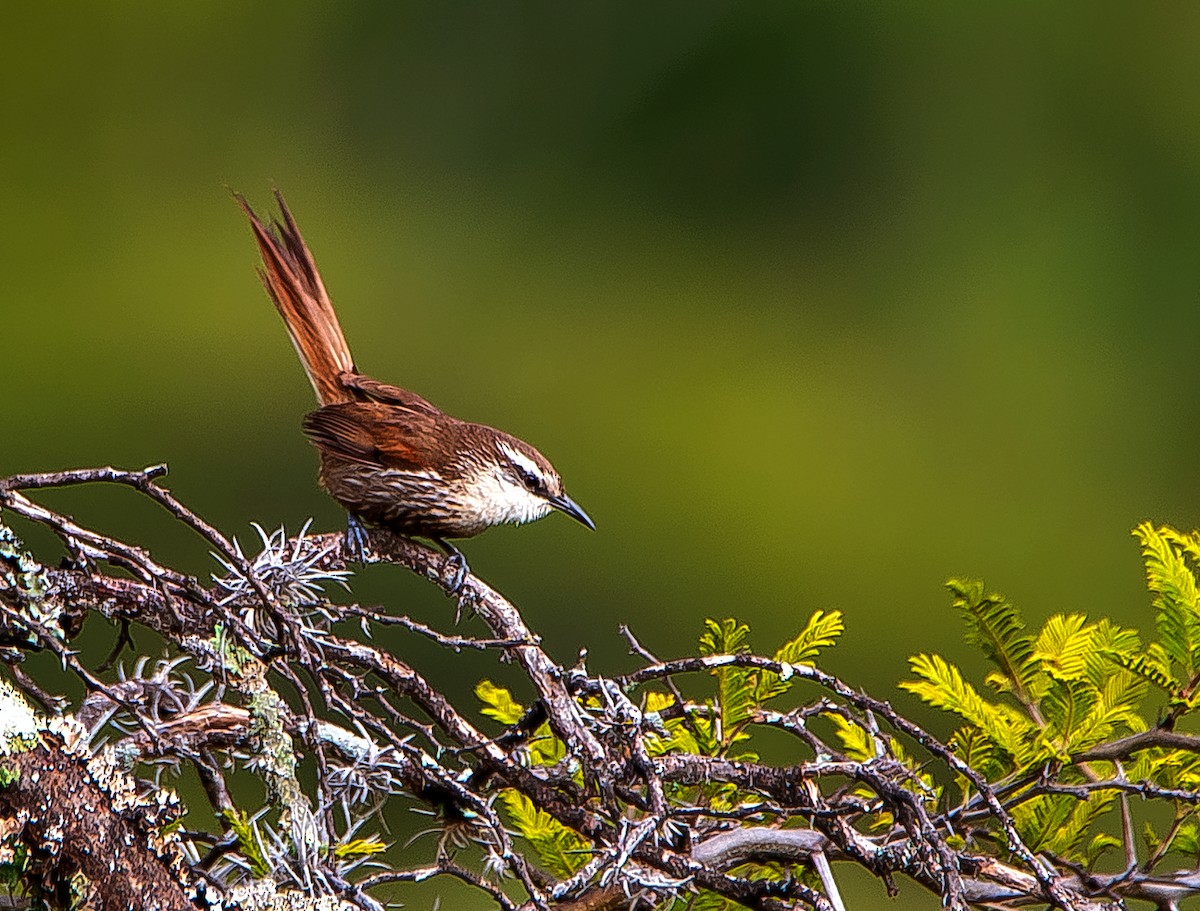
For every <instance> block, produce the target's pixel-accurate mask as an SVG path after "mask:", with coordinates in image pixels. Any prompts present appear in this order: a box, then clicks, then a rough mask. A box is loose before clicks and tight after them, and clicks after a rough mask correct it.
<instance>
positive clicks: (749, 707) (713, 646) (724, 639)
mask: <svg viewBox="0 0 1200 911" xmlns="http://www.w3.org/2000/svg"><path fill="white" fill-rule="evenodd" d="M704 625H705V632H704V634H703V635H702V636H701V637H700V654H701V655H737V654H742V653H745V652H749V651H750V645H749V643H748V642H747V638H748V636H749V633H750V627H748V626H746V624H744V623H739V622H738V621H737V620H735V619H733V618H732V617H727V618H726V619H724V620H722V621H720V622H717V621H716V620H712V619H707V620H705V621H704ZM712 674H713V676H714V677H716V678H717V698H716V704H715V706H714V708H715V709H716V712H717V716H716V717H717V721H718V729H717V730H715V731H714V732H713V734H714V737H715V739H716V741H717V742H718V744H719V747H718V749H719V750H720V751H721V752H725V751H727V750H728V749H729V747H731V746H733V745H734V744H735V743H738V742H740V741H743V740H746V739H747V738H748V736H749V735H747V734H746V733H744V732H743V731H742V730H741V726H742V724H743V723H744V722H745V721H746V720H747V719H749V717H750V715H751V713H752V712H753V711H754V709H756V708H757V707H758V704H759V703H758V699H757V690H758V671H756V670H754V669H753V668H744V667H732V666H729V665H724V666H722V667H718V668H715V669H714V670H713V671H712Z"/></svg>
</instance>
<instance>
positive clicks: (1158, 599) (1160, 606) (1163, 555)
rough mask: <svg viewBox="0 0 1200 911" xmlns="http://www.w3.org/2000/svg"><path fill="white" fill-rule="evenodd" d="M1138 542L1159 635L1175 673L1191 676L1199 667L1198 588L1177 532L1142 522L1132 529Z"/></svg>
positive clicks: (1199, 624)
mask: <svg viewBox="0 0 1200 911" xmlns="http://www.w3.org/2000/svg"><path fill="white" fill-rule="evenodd" d="M1133 534H1134V536H1135V537H1136V538H1137V539H1138V540H1139V541H1140V542H1141V544H1142V560H1143V562H1144V563H1145V565H1146V585H1147V587H1148V588H1149V589H1150V592H1151V594H1153V595H1154V607H1155V610H1156V617H1155V620H1156V623H1157V626H1158V634H1159V639H1160V641H1161V642H1162V645H1163V648H1164V649H1165V650H1166V652H1167V654H1168V655H1169V656H1170V658H1171V660H1172V661H1173V662H1174V663H1175V664H1176V665H1178V667H1179V669H1180V673H1179V676H1180V677H1182V678H1184V679H1189V680H1190V679H1191V678H1192V677H1193V676H1194V675H1195V673H1196V670H1197V668H1198V667H1200V590H1197V584H1196V576H1195V574H1194V573H1193V572H1192V570H1191V568H1190V567H1189V566H1188V564H1187V560H1186V559H1185V557H1184V555H1183V554H1182V553H1180V552H1179V550H1177V549H1176V547H1175V546H1174V544H1175V541H1176V540H1177V539H1178V532H1173V531H1172V530H1171V529H1166V528H1155V527H1154V526H1153V525H1151V524H1150V523H1149V522H1143V523H1142V524H1140V525H1139V526H1138V527H1137V528H1135V529H1134V530H1133Z"/></svg>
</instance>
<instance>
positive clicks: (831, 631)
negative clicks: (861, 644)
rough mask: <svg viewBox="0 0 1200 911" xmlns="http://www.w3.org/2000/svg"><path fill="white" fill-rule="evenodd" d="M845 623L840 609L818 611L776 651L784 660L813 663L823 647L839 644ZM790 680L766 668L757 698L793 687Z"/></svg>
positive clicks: (772, 696) (796, 663) (797, 663)
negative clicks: (793, 637)
mask: <svg viewBox="0 0 1200 911" xmlns="http://www.w3.org/2000/svg"><path fill="white" fill-rule="evenodd" d="M845 628H846V627H845V625H844V624H843V623H842V612H841V611H836V610H835V611H830V612H829V613H825V612H824V611H820V610H818V611H815V612H814V613H813V615H812V616H811V617H809V618H808V623H807V624H806V625H805V627H804V629H802V630H801V631H800V634H799V635H798V636H796V638H795V639H792V640H791V641H789V642H785V643H784V644H783V646H782V647H781V648H780V649H779V651H777V652H776V653H775V655H774V659H775V660H776V661H778V662H780V663H781V664H790V665H812V664H813V662H814V661H815V660H816V658H817V655H819V654H820V652H821V649H823V648H830V647H831V646H833V645H836V644H837V641H838V637H839V636H841V634H842V632H843V630H845ZM791 686H792V684H791V681H790V680H784V679H783V678H781V677H780V676H779V675H778V674H776V673H774V672H772V671H763V673H762V674H761V676H760V679H759V682H758V689H757V693H756V694H755V695H756V698H757V699H758V701H759V703H760V704H761V703H763V702H765V701H766V700H768V699H772V698H774V697H775V696H779V695H782V694H783V693H786V692H787V691H788V690H789V689H791Z"/></svg>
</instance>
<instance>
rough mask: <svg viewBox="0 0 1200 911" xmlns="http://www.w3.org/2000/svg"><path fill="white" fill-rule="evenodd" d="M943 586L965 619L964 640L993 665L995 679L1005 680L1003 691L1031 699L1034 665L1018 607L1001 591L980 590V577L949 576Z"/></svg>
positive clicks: (1024, 699)
mask: <svg viewBox="0 0 1200 911" xmlns="http://www.w3.org/2000/svg"><path fill="white" fill-rule="evenodd" d="M946 587H947V588H948V589H950V593H951V594H952V595H953V601H952V602H951V603H952V604H953V606H954V608H955V609H956V610H958V611H959V612H961V613H962V615H963V619H964V620H965V621H966V623H967V633H966V636H965V638H966V640H967V642H968V643H970V644H971V645H974V646H975V647H977V648H978V649H979V650H980V651H982V652H983V654H984V655H985V656H986V657H987V659H988V660H989V661H991V662H992V664H994V665H995V666H996V668H997V672H998V673H999V675H1000V677H999V680H1003V681H1007V686H1005V687H1003V689H1004V690H1005V691H1006V692H1011V693H1012V694H1013V695H1014V696H1016V698H1017V699H1019V700H1020V701H1021V702H1024V703H1027V704H1028V703H1031V702H1032V701H1033V700H1034V698H1035V681H1036V677H1037V672H1038V668H1037V662H1035V661H1034V660H1033V639H1032V638H1031V637H1030V636H1027V635H1025V634H1024V630H1025V621H1024V620H1023V619H1022V618H1021V613H1020V611H1018V610H1017V608H1016V606H1015V605H1014V604H1012V603H1011V602H1010V601H1009V600H1008V599H1007V598H1005V597H1004V596H1003V595H1001V594H997V593H995V592H993V593H991V594H984V586H983V582H981V581H977V580H970V579H950V580H949V581H948V582H947V583H946ZM989 679H990V675H989ZM999 680H998V681H997V682H999Z"/></svg>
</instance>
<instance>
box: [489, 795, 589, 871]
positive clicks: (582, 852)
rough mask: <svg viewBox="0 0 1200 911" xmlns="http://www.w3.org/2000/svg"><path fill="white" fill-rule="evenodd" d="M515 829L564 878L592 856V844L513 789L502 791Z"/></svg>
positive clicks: (550, 869) (541, 858) (540, 857)
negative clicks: (590, 851) (590, 847)
mask: <svg viewBox="0 0 1200 911" xmlns="http://www.w3.org/2000/svg"><path fill="white" fill-rule="evenodd" d="M500 800H501V801H502V802H503V803H504V808H505V809H506V810H507V811H508V816H509V819H510V820H512V824H513V828H515V829H516V830H517V831H518V832H520V833H521V836H522V837H523V838H524V839H525V840H526V841H528V842H529V844H530V845H532V846H533V849H534V851H536V852H537V855H538V858H539V859H540V860H541V862H542V864H543V865H544V866H545V867H546V869H547V870H549V871H550V872H551V873H553V874H554V875H555V876H557V877H559V878H560V879H566V878H567V877H569V876H571V875H572V874H573V873H574V872H575V871H576V870H578V869H579V867H580V866H582V865H583V863H584V861H586V860H587V858H588V853H587V851H588V843H587V842H586V841H584V839H583V838H582V837H581V836H580V835H578V834H576V833H575V832H574V831H573V830H572V829H568V828H567V827H566V826H564V825H563V824H562V823H561V822H559V821H558V820H557V819H555V818H554V817H553V816H551V815H550V814H549V813H546V812H544V811H542V810H539V809H538V808H537V807H536V806H534V804H533V801H531V800H530V799H529V798H528V797H526V796H525V795H524V794H522V793H520V792H519V791H514V790H512V789H506V790H504V791H501V792H500Z"/></svg>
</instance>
